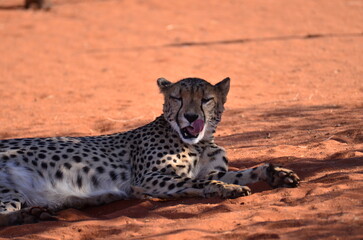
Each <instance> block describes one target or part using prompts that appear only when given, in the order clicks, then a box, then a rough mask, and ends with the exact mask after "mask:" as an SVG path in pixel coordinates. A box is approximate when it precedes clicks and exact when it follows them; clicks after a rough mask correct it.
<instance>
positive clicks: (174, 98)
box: [170, 96, 182, 101]
mask: <svg viewBox="0 0 363 240" xmlns="http://www.w3.org/2000/svg"><path fill="white" fill-rule="evenodd" d="M170 98H171V99H173V100H176V101H181V100H182V99H181V98H179V97H174V96H170Z"/></svg>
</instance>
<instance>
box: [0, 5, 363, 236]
mask: <svg viewBox="0 0 363 240" xmlns="http://www.w3.org/2000/svg"><path fill="white" fill-rule="evenodd" d="M22 6H23V1H20V0H0V139H9V138H23V137H48V136H88V135H100V134H109V133H115V132H120V131H125V130H129V129H133V128H136V127H139V126H142V125H144V124H146V123H148V122H150V121H152V120H153V119H154V118H155V117H157V116H159V115H160V114H161V112H162V102H163V99H162V96H161V94H160V93H159V90H158V88H157V85H156V79H157V78H159V77H165V78H167V79H169V80H171V81H177V80H179V79H182V78H186V77H200V78H204V79H206V80H208V81H210V82H212V83H217V82H218V81H220V80H222V79H223V78H225V77H230V78H231V90H230V93H229V96H228V101H227V104H226V111H225V114H224V116H223V119H222V123H221V124H220V125H219V128H218V131H217V133H216V141H217V142H218V144H220V145H222V146H224V147H225V148H226V150H227V153H228V156H229V158H230V167H231V169H232V170H236V169H244V168H247V167H251V166H254V165H257V164H261V163H265V162H269V163H274V164H278V165H282V166H284V167H287V168H291V169H293V170H295V171H296V172H297V173H298V174H299V176H300V177H301V179H302V183H301V186H300V187H298V188H290V189H282V188H280V189H271V188H270V187H268V186H267V185H266V184H262V183H261V184H255V185H252V186H250V187H251V188H252V191H253V192H254V194H253V195H251V196H248V197H241V198H237V199H232V200H229V199H227V200H225V199H218V198H212V199H201V198H191V199H179V200H168V201H164V200H161V199H151V200H143V201H141V200H124V201H117V202H114V203H111V204H108V205H104V206H99V207H90V208H87V209H81V210H76V209H66V210H63V211H60V212H58V215H57V218H58V221H49V222H40V223H36V224H27V225H19V226H10V227H3V228H0V238H1V239H7V238H14V239H44V240H45V239H173V240H175V239H218V240H219V239H248V240H252V239H289V240H291V239H362V238H363V219H362V218H363V1H362V0H320V1H316V0H269V1H266V0H223V1H220V0H219V1H217V0H209V1H207V0H183V1H181V0H176V1H163V0H103V1H102V0H53V7H52V9H51V10H50V11H33V10H24V9H23V7H22Z"/></svg>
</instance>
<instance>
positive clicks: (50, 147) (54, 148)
mask: <svg viewBox="0 0 363 240" xmlns="http://www.w3.org/2000/svg"><path fill="white" fill-rule="evenodd" d="M48 149H49V150H56V149H57V148H56V147H53V146H49V147H48Z"/></svg>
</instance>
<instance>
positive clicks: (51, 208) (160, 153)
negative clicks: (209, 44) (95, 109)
mask: <svg viewBox="0 0 363 240" xmlns="http://www.w3.org/2000/svg"><path fill="white" fill-rule="evenodd" d="M157 85H158V87H159V89H160V92H161V93H162V94H163V95H164V105H163V114H162V115H161V116H159V117H157V118H156V119H155V120H154V121H153V122H151V123H149V124H147V125H145V126H142V127H140V128H137V129H134V130H131V131H128V132H122V133H116V134H111V135H101V136H88V137H52V138H24V139H8V140H2V141H0V225H11V224H22V223H31V222H36V221H39V220H48V219H49V220H50V219H52V218H53V213H54V212H55V211H58V210H60V209H64V208H69V207H71V208H82V207H84V206H90V205H100V204H104V203H109V202H111V201H115V200H120V199H130V198H150V197H152V198H181V197H206V198H208V197H221V198H237V197H242V196H248V195H250V194H251V190H250V189H249V188H248V187H246V186H245V185H246V184H250V183H254V182H257V181H265V182H267V183H268V184H270V185H271V186H272V187H274V188H275V187H297V186H298V185H299V181H300V180H299V177H298V176H297V175H296V174H295V173H294V172H293V171H291V170H289V169H285V168H281V167H277V166H273V165H271V164H262V165H259V166H256V167H254V168H250V169H246V170H241V171H228V167H227V166H228V159H227V156H226V152H225V150H224V149H223V148H222V147H220V146H218V145H217V144H216V143H215V142H214V136H213V134H214V133H215V130H216V128H217V125H218V123H219V122H220V121H221V117H222V113H223V111H224V104H225V102H226V100H227V94H228V92H229V88H230V79H229V78H226V79H224V80H222V81H220V82H219V83H217V84H215V85H212V84H210V83H209V82H207V81H205V80H203V79H199V78H185V79H182V80H180V81H178V82H176V83H172V82H170V81H168V80H166V79H165V78H159V79H158V80H157Z"/></svg>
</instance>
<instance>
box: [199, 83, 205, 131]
mask: <svg viewBox="0 0 363 240" xmlns="http://www.w3.org/2000/svg"><path fill="white" fill-rule="evenodd" d="M202 96H204V89H202ZM200 110H202V113H203V121H204V127H205V113H204V109H203V102H202V101H200Z"/></svg>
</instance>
